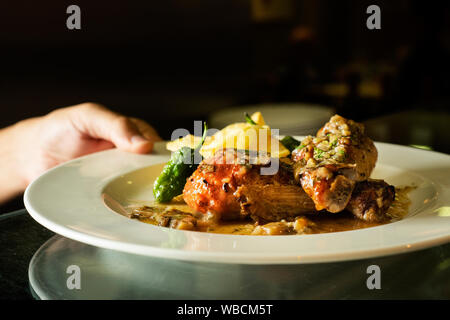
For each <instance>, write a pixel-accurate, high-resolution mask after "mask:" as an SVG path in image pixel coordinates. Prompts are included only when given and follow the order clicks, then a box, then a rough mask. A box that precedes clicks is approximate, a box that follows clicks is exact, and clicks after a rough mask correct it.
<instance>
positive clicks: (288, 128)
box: [208, 103, 334, 136]
mask: <svg viewBox="0 0 450 320" xmlns="http://www.w3.org/2000/svg"><path fill="white" fill-rule="evenodd" d="M256 111H260V112H261V113H262V115H263V117H264V120H265V121H266V123H267V124H268V125H269V126H270V127H271V128H272V129H279V130H280V135H291V136H294V135H308V134H315V133H316V132H317V130H319V129H320V128H321V127H322V126H323V124H324V123H326V122H327V121H328V120H329V119H330V117H331V116H332V115H333V114H334V109H333V108H330V107H326V106H322V105H314V104H303V103H283V104H258V105H248V106H239V107H233V108H229V109H223V110H220V111H217V112H214V113H212V114H211V115H210V117H209V119H208V123H209V125H210V126H211V127H212V128H217V129H222V128H224V127H225V126H227V125H229V124H230V123H235V122H243V121H245V120H244V113H245V112H248V113H249V114H252V113H253V112H256Z"/></svg>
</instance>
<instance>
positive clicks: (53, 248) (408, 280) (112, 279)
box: [0, 210, 450, 299]
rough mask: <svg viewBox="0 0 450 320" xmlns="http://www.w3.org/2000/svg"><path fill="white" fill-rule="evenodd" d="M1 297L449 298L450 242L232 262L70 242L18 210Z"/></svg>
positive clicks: (7, 225) (6, 249)
mask: <svg viewBox="0 0 450 320" xmlns="http://www.w3.org/2000/svg"><path fill="white" fill-rule="evenodd" d="M0 239H1V241H0V257H1V259H0V260H1V263H0V298H1V299H33V298H37V299H450V244H445V245H441V246H437V247H433V248H430V249H426V250H421V251H416V252H411V253H405V254H400V255H395V256H389V257H380V258H372V259H365V260H357V261H346V262H339V263H323V264H304V265H233V264H215V263H197V262H186V261H177V260H166V259H160V258H151V257H144V256H137V255H132V254H127V253H122V252H116V251H112V250H107V249H101V248H97V247H93V246H89V245H86V244H83V243H80V242H76V241H73V240H70V239H67V238H64V237H61V236H59V235H55V234H54V233H53V232H51V231H49V230H47V229H45V228H44V227H42V226H40V225H39V224H37V223H36V222H35V221H34V220H33V219H32V218H31V217H30V216H29V215H28V213H27V212H26V211H25V210H19V211H16V212H13V213H8V214H3V215H2V216H0Z"/></svg>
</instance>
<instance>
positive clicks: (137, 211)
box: [129, 187, 413, 235]
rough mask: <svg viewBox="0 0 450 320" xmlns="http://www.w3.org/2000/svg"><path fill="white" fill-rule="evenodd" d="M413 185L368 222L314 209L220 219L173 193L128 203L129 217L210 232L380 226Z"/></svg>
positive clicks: (404, 209) (399, 210)
mask: <svg viewBox="0 0 450 320" xmlns="http://www.w3.org/2000/svg"><path fill="white" fill-rule="evenodd" d="M412 189H413V187H403V188H396V190H395V191H396V192H395V193H396V196H395V201H394V202H393V203H392V205H391V207H390V208H389V209H388V212H387V215H388V216H389V217H390V218H391V219H390V220H388V221H386V222H382V223H379V222H377V223H376V222H367V221H364V220H361V219H358V218H356V217H355V216H354V215H352V214H350V213H348V212H346V211H343V212H340V213H335V214H333V215H330V214H329V213H316V214H311V215H301V216H298V217H297V218H295V219H294V220H293V221H286V220H281V221H279V222H270V223H266V224H256V223H255V222H253V221H252V220H239V221H221V220H220V219H219V218H218V217H215V216H213V215H209V214H202V213H197V212H195V211H194V210H193V209H192V208H190V207H189V206H188V205H186V203H185V202H184V201H183V198H182V197H181V196H179V197H176V198H175V199H173V200H172V202H170V203H168V204H160V203H152V204H150V205H146V206H142V205H140V206H130V208H129V217H130V218H133V219H137V220H139V221H141V222H144V223H149V224H152V225H156V226H160V227H169V228H175V229H180V230H191V231H199V232H210V233H220V234H234V235H299V234H318V233H330V232H341V231H350V230H357V229H363V228H370V227H375V226H380V225H383V224H386V223H391V222H394V221H398V220H400V219H402V218H404V217H405V216H406V215H407V214H408V208H409V206H410V204H411V201H410V199H409V197H408V193H409V192H410V191H411V190H412Z"/></svg>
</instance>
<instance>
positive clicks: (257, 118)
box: [250, 111, 266, 126]
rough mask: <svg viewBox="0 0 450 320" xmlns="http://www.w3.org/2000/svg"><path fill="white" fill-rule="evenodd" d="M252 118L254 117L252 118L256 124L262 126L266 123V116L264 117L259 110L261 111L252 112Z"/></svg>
mask: <svg viewBox="0 0 450 320" xmlns="http://www.w3.org/2000/svg"><path fill="white" fill-rule="evenodd" d="M250 118H252V120H253V121H255V122H256V124H259V125H261V126H263V125H265V124H266V122H265V121H264V118H263V116H262V114H261V112H259V111H258V112H255V113H254V114H252V116H251V117H250Z"/></svg>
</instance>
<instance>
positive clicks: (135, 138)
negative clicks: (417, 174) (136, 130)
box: [131, 135, 149, 144]
mask: <svg viewBox="0 0 450 320" xmlns="http://www.w3.org/2000/svg"><path fill="white" fill-rule="evenodd" d="M143 142H149V141H148V140H147V139H145V138H144V137H143V136H140V135H135V136H132V137H131V143H133V144H135V143H143Z"/></svg>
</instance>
